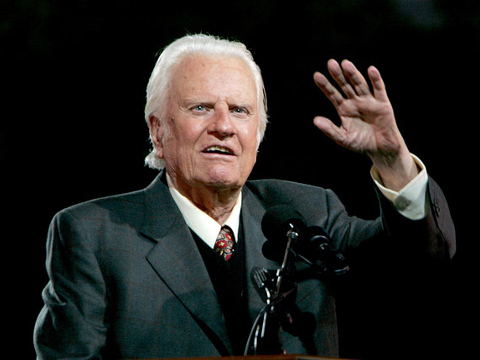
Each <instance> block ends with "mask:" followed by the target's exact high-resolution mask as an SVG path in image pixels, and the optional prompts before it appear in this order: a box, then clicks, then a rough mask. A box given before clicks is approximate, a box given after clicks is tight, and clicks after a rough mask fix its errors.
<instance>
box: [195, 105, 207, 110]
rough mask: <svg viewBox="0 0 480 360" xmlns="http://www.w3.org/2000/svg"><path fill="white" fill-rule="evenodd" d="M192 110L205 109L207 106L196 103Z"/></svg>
mask: <svg viewBox="0 0 480 360" xmlns="http://www.w3.org/2000/svg"><path fill="white" fill-rule="evenodd" d="M192 110H194V111H205V106H203V105H195V106H194V107H193V108H192Z"/></svg>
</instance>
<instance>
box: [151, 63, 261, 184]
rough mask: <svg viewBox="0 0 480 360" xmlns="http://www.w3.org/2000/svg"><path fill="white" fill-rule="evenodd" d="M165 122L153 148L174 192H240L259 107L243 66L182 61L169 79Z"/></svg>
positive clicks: (252, 147) (252, 150)
mask: <svg viewBox="0 0 480 360" xmlns="http://www.w3.org/2000/svg"><path fill="white" fill-rule="evenodd" d="M165 120H166V121H165V126H166V127H168V129H162V128H161V127H159V128H158V129H157V131H158V137H157V139H158V140H157V141H156V142H155V141H154V142H155V147H156V150H157V154H158V155H159V156H160V157H163V158H164V159H165V164H166V168H167V172H168V174H169V175H170V177H171V178H172V180H173V181H174V184H176V186H177V188H179V190H182V189H187V190H188V189H190V188H197V187H201V186H205V185H206V186H209V187H216V188H231V189H236V188H240V187H242V186H243V184H244V183H245V181H246V180H247V177H248V176H249V175H250V172H251V171H252V168H253V165H254V164H255V161H256V154H257V148H258V143H257V130H258V104H257V93H256V86H255V81H254V78H253V75H252V73H251V71H250V70H249V69H248V67H247V65H245V63H244V62H243V61H242V60H240V59H236V58H212V57H206V56H197V57H187V58H185V59H184V60H183V61H182V62H181V63H180V65H179V66H178V67H177V69H176V70H175V71H174V73H173V77H172V80H171V85H170V89H169V96H168V111H167V117H166V119H165ZM165 130H166V131H165Z"/></svg>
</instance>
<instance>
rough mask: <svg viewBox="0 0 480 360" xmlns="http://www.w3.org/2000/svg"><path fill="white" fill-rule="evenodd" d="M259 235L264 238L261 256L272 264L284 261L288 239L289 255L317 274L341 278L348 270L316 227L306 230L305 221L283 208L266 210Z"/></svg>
mask: <svg viewBox="0 0 480 360" xmlns="http://www.w3.org/2000/svg"><path fill="white" fill-rule="evenodd" d="M262 231H263V233H264V235H265V237H266V238H267V241H266V242H265V243H264V244H263V247H262V252H263V255H264V256H265V257H266V258H267V259H269V260H273V261H276V262H281V259H282V258H283V257H284V253H285V247H286V244H287V241H288V238H289V236H290V237H291V235H292V233H293V235H294V236H293V237H292V239H293V241H292V243H291V244H290V247H289V252H291V253H292V254H293V255H294V257H295V258H296V259H298V260H301V261H303V262H305V263H307V264H308V265H310V266H312V268H314V269H315V270H316V271H317V272H318V273H321V274H323V273H329V274H335V275H341V274H344V273H346V272H347V271H348V270H349V266H348V264H347V262H346V260H345V258H344V256H343V255H342V254H341V253H339V252H338V251H336V250H334V249H332V240H331V238H330V236H329V235H328V234H327V232H326V231H325V230H324V229H323V228H321V227H320V226H307V225H306V221H305V218H304V217H303V216H302V215H301V214H300V213H299V212H298V211H296V210H294V209H293V208H291V207H289V206H287V205H276V206H273V207H272V208H270V209H269V210H268V211H267V212H266V214H265V215H264V217H263V219H262Z"/></svg>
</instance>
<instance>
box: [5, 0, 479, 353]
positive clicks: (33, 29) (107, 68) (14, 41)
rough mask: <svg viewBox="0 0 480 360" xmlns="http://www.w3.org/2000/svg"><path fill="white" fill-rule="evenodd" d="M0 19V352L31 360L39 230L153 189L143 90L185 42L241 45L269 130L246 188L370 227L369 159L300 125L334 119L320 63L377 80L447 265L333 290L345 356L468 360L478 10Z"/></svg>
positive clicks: (69, 10)
mask: <svg viewBox="0 0 480 360" xmlns="http://www.w3.org/2000/svg"><path fill="white" fill-rule="evenodd" d="M2 8H3V9H2V10H1V11H0V41H1V47H2V49H1V51H0V59H1V63H2V64H1V69H0V71H1V74H2V81H1V83H2V88H3V90H4V92H3V95H2V100H3V101H2V109H3V116H2V120H1V121H0V161H1V169H2V176H1V181H2V183H3V186H2V190H3V195H2V199H3V200H2V203H3V205H4V209H5V210H4V211H3V212H2V213H3V214H4V216H3V219H4V221H5V223H4V225H3V229H4V230H5V231H3V233H4V234H5V235H4V236H3V237H2V238H3V242H4V244H5V247H4V252H3V261H2V263H3V266H2V267H3V268H4V271H3V277H4V279H5V281H4V282H3V283H4V291H3V294H4V297H5V298H6V303H4V306H3V310H4V313H5V314H6V315H7V316H8V315H10V313H11V314H12V315H14V316H13V317H9V319H11V320H8V321H7V325H8V328H9V329H8V330H10V329H11V331H8V336H9V337H11V338H12V342H13V339H15V344H21V345H14V349H15V351H16V352H17V355H25V356H19V357H21V358H22V357H24V358H28V357H33V347H32V340H31V339H32V330H33V325H34V321H35V318H36V316H37V314H38V312H39V310H40V308H41V306H42V301H41V297H40V293H41V290H42V288H43V286H44V285H45V283H46V281H47V277H46V273H45V270H44V261H45V238H46V233H47V228H48V225H49V222H50V220H51V218H52V216H53V215H54V214H55V213H56V212H57V211H59V210H60V209H62V208H64V207H66V206H69V205H72V204H75V203H78V202H81V201H84V200H88V199H91V198H95V197H100V196H106V195H110V194H115V193H120V192H126V191H131V190H135V189H139V188H142V187H144V186H146V185H147V184H148V183H149V182H150V181H151V180H152V179H153V178H154V176H155V174H156V172H155V171H152V170H149V169H147V168H145V167H144V166H143V158H144V156H145V155H146V154H147V153H148V151H149V143H148V141H147V139H148V130H147V127H146V125H145V123H144V120H143V106H144V96H145V95H144V94H145V87H146V84H147V81H148V77H149V74H150V71H151V70H152V68H153V65H154V63H155V60H156V54H157V53H158V51H159V50H160V49H161V48H163V47H164V46H165V45H167V44H168V43H169V42H171V41H173V40H174V39H175V38H177V37H180V36H182V35H184V34H185V33H187V32H188V33H197V32H203V33H210V34H213V35H220V36H223V37H228V38H231V39H238V40H240V41H242V42H244V43H245V44H247V46H248V47H249V48H250V49H251V50H252V52H253V54H254V56H255V59H256V61H257V63H258V64H259V65H260V67H261V69H262V72H263V76H264V80H265V84H266V89H267V94H268V103H269V115H270V125H269V127H268V130H267V135H266V138H265V140H264V143H263V144H262V145H261V148H260V156H259V160H258V163H257V165H256V168H255V169H254V172H253V174H252V178H265V177H267V178H280V179H288V180H294V181H301V182H306V183H310V184H315V185H319V186H323V187H327V188H332V189H334V190H335V191H336V192H337V194H338V195H339V196H340V198H341V199H342V200H343V201H344V203H345V204H346V206H347V208H348V209H349V212H350V213H351V214H354V215H358V216H362V217H375V216H377V215H378V208H377V201H376V198H375V193H374V190H373V185H372V182H371V180H370V178H369V174H368V170H369V167H370V164H369V161H368V159H365V158H364V157H363V156H361V155H358V154H353V153H350V152H348V151H346V150H344V149H342V148H339V147H338V146H337V145H335V144H333V143H332V142H331V141H330V140H329V139H327V137H326V136H324V135H323V134H321V133H320V132H319V131H317V130H316V129H315V128H314V127H313V125H312V119H313V117H314V116H315V115H327V116H331V117H333V118H334V117H335V112H334V110H333V107H332V106H331V104H330V103H329V102H328V101H327V100H326V99H325V98H324V96H323V94H321V93H320V91H319V90H318V89H317V88H316V86H315V85H314V83H313V81H312V75H313V72H314V71H315V70H320V71H325V69H326V61H327V60H328V59H329V58H337V59H339V60H341V59H343V58H348V59H350V60H352V61H354V62H355V64H356V65H357V66H358V67H359V68H360V69H361V70H362V71H365V70H366V68H367V67H368V65H370V64H374V65H376V66H377V67H378V68H379V69H380V71H381V73H382V75H383V77H384V80H385V82H386V84H387V89H388V93H389V96H390V98H391V101H392V103H393V105H394V109H395V111H396V116H397V121H398V124H399V127H400V129H401V131H402V133H403V135H404V137H405V139H406V141H407V144H408V145H409V147H410V149H411V151H412V152H414V153H415V154H417V155H418V156H419V157H420V158H421V159H422V160H423V161H424V162H425V163H426V164H427V168H428V171H429V174H430V175H431V176H433V177H434V178H435V179H436V180H437V181H438V182H439V183H440V185H441V186H442V188H443V190H444V192H445V194H446V196H447V198H448V200H449V203H450V207H451V210H452V215H453V218H454V220H455V222H456V226H457V235H458V253H457V256H456V258H455V259H454V261H453V263H452V265H451V266H449V267H448V268H446V269H441V270H440V271H439V273H438V275H439V276H438V277H436V278H434V277H431V276H424V275H423V274H422V275H419V276H418V277H415V276H414V275H413V276H412V274H414V273H415V271H413V270H411V269H410V270H408V268H409V264H408V263H405V264H403V265H402V266H403V267H405V270H406V273H408V276H407V277H405V278H404V280H405V279H407V280H408V281H401V282H400V283H399V284H398V286H397V284H395V283H394V282H393V281H391V282H390V283H389V284H384V283H381V284H378V283H369V284H367V285H365V287H363V285H362V287H361V288H362V289H366V290H365V291H364V292H363V293H362V294H361V295H359V294H358V292H349V291H343V292H341V298H340V302H339V311H340V325H341V333H340V335H341V341H342V345H343V352H342V356H351V357H369V356H374V355H379V354H382V356H385V355H384V354H385V352H389V353H392V354H399V353H409V352H413V353H417V354H419V353H422V354H423V353H426V354H431V353H435V354H437V353H438V354H447V353H448V354H459V353H460V352H462V351H466V349H467V347H468V346H469V344H470V339H469V336H468V332H467V331H466V328H467V327H468V324H469V323H470V322H471V321H472V320H471V319H472V316H473V314H471V308H473V306H472V305H473V303H474V300H473V293H474V292H473V289H474V285H476V284H477V283H478V278H477V275H476V271H474V270H475V269H474V266H473V264H474V262H475V258H476V252H475V250H476V244H475V242H477V241H478V239H476V238H477V236H476V232H475V230H476V227H475V226H474V223H473V214H472V213H473V211H474V210H475V205H476V204H475V203H476V202H477V200H476V198H477V194H476V191H475V190H476V189H475V187H476V186H477V185H476V182H475V181H474V179H475V178H476V177H475V176H474V174H473V171H474V170H475V168H476V165H477V159H476V156H477V149H476V146H475V145H476V144H475V143H476V142H478V131H477V127H478V126H477V122H478V119H479V115H478V104H479V100H478V98H479V91H478V82H479V80H480V76H479V71H478V64H479V55H480V54H479V50H480V44H479V39H480V26H479V23H480V12H479V6H478V4H477V2H474V1H463V0H460V1H446V0H442V1H421V0H417V1H414V0H412V1H407V0H403V1H402V0H397V1H393V0H390V1H386V0H376V1H354V0H339V1H330V0H316V1H314V0H309V1H296V2H294V3H292V2H287V1H283V2H277V1H258V0H257V1H249V0H241V1H237V0H230V1H228V2H225V1H223V2H207V1H198V2H196V3H194V4H192V3H190V2H185V3H184V2H172V3H168V4H167V3H166V2H162V1H142V0H136V1H128V0H117V1H94V0H84V1H80V0H69V1H54V0H36V1H35V0H13V1H5V2H3V5H2ZM470 203H471V205H470V206H468V204H470ZM2 208H3V206H2ZM2 210H3V209H2ZM10 259H11V261H10ZM403 270H404V269H400V270H398V271H397V275H398V274H399V273H400V274H401V273H402V272H403ZM382 271H383V270H382ZM399 278H401V276H400V277H397V278H393V279H395V281H397V280H398V279H399ZM357 280H358V279H357ZM411 280H412V281H411ZM353 282H355V281H353ZM409 284H412V285H409ZM357 287H358V286H357ZM399 288H401V291H398V289H399ZM385 289H387V290H385ZM395 289H396V290H395ZM357 290H358V288H357ZM367 290H368V291H367ZM11 304H12V305H11ZM366 320H367V321H366ZM407 325H408V326H407ZM18 339H20V341H21V342H19V341H18Z"/></svg>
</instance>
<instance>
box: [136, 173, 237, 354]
mask: <svg viewBox="0 0 480 360" xmlns="http://www.w3.org/2000/svg"><path fill="white" fill-rule="evenodd" d="M161 177H162V175H159V177H157V179H156V180H155V181H154V182H153V183H152V185H150V186H149V187H148V188H147V189H146V190H145V214H146V216H145V223H144V226H143V230H142V232H143V233H144V235H146V236H148V237H150V238H151V239H153V240H155V241H156V242H157V244H156V245H155V246H154V247H153V248H152V250H151V251H150V252H149V253H148V254H147V261H148V262H149V263H150V265H151V266H152V267H153V268H154V269H155V271H156V273H157V274H158V275H159V276H160V278H162V280H163V281H164V282H165V283H166V284H167V286H168V287H169V288H170V289H171V291H172V292H173V293H174V294H175V296H176V297H177V298H178V299H179V300H180V301H181V302H182V304H183V305H184V306H185V308H186V309H187V310H188V311H189V313H190V314H191V315H192V316H193V317H194V318H195V319H196V320H199V321H200V322H201V323H203V325H202V328H203V326H207V327H208V328H210V329H211V330H212V331H213V332H214V333H215V334H216V335H217V336H218V338H219V339H221V341H222V342H223V343H224V345H225V346H226V347H227V349H228V350H229V351H230V352H231V344H230V341H229V337H228V334H227V329H226V326H225V322H224V321H219V320H218V319H221V318H223V314H222V312H221V309H220V305H219V303H218V299H217V295H216V293H215V289H214V287H213V284H212V282H211V280H210V277H209V275H208V272H207V269H206V267H205V265H204V262H203V259H202V256H201V255H200V252H199V250H198V248H197V245H196V244H195V241H194V239H193V237H192V234H191V232H190V229H189V228H188V226H187V225H186V223H185V221H184V219H183V217H182V215H181V213H180V211H179V210H178V208H177V206H176V204H175V202H174V201H173V199H172V197H171V195H170V193H169V190H168V187H167V185H166V184H165V183H164V182H163V181H162V179H161Z"/></svg>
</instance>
